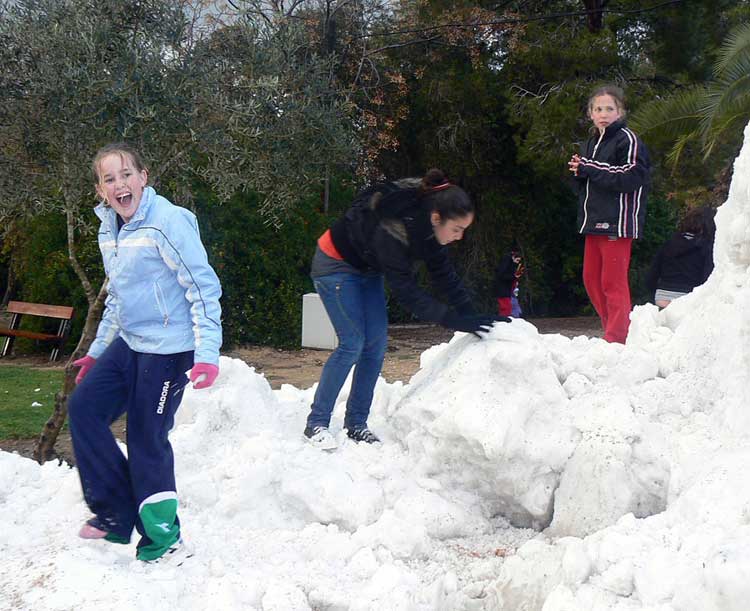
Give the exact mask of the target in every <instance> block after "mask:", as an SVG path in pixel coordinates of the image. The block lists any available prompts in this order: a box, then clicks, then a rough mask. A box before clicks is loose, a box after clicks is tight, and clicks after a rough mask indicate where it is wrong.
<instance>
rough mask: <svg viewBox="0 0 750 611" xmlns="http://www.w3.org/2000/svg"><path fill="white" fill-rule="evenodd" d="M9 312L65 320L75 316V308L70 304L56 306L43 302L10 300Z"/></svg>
mask: <svg viewBox="0 0 750 611" xmlns="http://www.w3.org/2000/svg"><path fill="white" fill-rule="evenodd" d="M8 313H10V314H31V315H33V316H48V317H50V318H62V319H64V320H70V319H71V318H72V317H73V308H72V307H70V306H55V305H46V304H42V303H26V302H24V301H10V302H8ZM53 337H54V336H53Z"/></svg>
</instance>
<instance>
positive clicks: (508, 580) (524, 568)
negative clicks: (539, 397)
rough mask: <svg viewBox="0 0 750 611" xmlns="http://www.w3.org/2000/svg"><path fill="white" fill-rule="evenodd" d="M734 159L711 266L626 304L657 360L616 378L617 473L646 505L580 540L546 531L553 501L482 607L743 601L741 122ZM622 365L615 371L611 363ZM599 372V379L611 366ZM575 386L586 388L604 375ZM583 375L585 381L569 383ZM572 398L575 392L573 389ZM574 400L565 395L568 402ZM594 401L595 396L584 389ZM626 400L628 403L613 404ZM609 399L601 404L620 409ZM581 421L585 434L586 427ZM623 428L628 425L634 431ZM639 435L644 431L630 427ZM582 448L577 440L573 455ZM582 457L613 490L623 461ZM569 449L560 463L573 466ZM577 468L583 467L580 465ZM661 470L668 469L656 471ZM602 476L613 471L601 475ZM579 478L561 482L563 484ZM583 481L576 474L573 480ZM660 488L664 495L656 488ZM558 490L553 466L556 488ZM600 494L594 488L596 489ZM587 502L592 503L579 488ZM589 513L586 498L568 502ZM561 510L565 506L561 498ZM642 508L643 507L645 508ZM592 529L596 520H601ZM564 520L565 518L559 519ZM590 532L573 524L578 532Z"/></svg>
mask: <svg viewBox="0 0 750 611" xmlns="http://www.w3.org/2000/svg"><path fill="white" fill-rule="evenodd" d="M745 141H746V144H745V147H744V148H743V150H742V153H741V154H740V156H739V157H738V159H737V161H736V163H735V168H734V169H735V171H734V180H733V181H732V186H731V189H730V194H729V199H728V200H727V202H726V203H725V204H724V205H723V206H722V207H721V208H720V209H719V211H718V214H717V217H716V224H717V237H716V247H715V251H714V259H715V263H716V269H715V271H714V273H713V275H712V276H711V277H710V278H709V280H708V281H707V282H706V284H705V285H703V286H702V287H699V288H698V289H696V290H695V291H693V293H692V294H690V295H688V296H686V297H683V298H681V299H679V300H678V301H676V302H674V303H673V304H672V305H670V306H669V308H667V309H666V310H664V311H662V312H658V311H657V310H656V308H655V307H653V306H647V307H643V308H637V309H636V312H635V313H634V315H633V324H632V326H631V333H630V336H629V337H628V345H627V347H626V348H625V349H624V351H623V352H624V353H631V354H636V353H640V354H643V355H646V356H645V357H644V360H646V359H650V360H651V361H652V362H654V363H655V364H656V368H657V373H656V374H655V375H654V376H653V377H652V378H651V379H643V380H642V381H641V382H636V383H635V384H625V385H623V387H622V388H623V393H624V394H622V395H621V396H619V397H618V401H625V402H628V403H629V405H630V407H631V409H632V416H633V417H634V419H635V421H636V425H637V428H639V429H640V431H641V432H640V433H639V434H638V440H639V444H642V443H643V442H644V441H645V443H646V444H647V445H648V448H647V449H646V451H645V452H642V451H640V450H639V451H638V452H636V449H637V448H636V445H635V444H631V451H632V452H633V456H635V455H636V454H641V455H642V456H643V459H642V460H641V463H642V464H640V465H638V466H637V467H636V468H634V469H632V470H631V473H630V475H629V476H628V477H623V479H622V480H620V481H621V482H624V488H625V489H626V491H628V492H629V491H630V489H631V486H630V484H631V481H630V479H631V478H637V479H639V480H640V481H641V484H642V486H643V491H644V493H645V495H644V500H645V502H646V505H648V503H649V500H650V501H651V502H653V505H652V507H651V508H652V509H654V508H657V507H658V505H659V503H660V502H661V501H660V499H663V498H666V507H665V510H664V511H663V513H659V514H658V515H653V516H651V517H648V518H645V519H643V520H638V519H636V517H635V516H636V515H639V514H638V512H633V513H634V514H635V515H632V514H628V515H624V516H623V517H621V518H620V519H619V520H618V521H616V522H615V523H611V524H610V525H609V526H608V527H605V528H602V529H601V530H598V531H597V532H594V533H593V534H591V535H590V536H587V537H585V538H583V539H580V538H573V537H562V538H554V536H555V535H556V534H558V533H556V532H555V531H556V528H555V527H556V522H557V510H558V506H557V504H556V508H555V519H554V520H553V523H552V528H551V529H550V530H549V531H548V532H547V533H545V534H546V535H547V536H546V537H540V538H538V539H537V540H534V541H532V542H529V543H527V544H526V545H525V546H523V547H522V548H521V549H520V550H518V553H517V555H515V556H514V557H513V558H510V559H509V560H508V562H506V563H505V565H504V566H503V568H502V571H501V574H500V576H499V578H498V580H497V581H496V582H495V584H494V587H493V588H492V591H491V592H490V593H489V596H488V600H487V608H494V609H529V610H531V609H543V611H563V610H565V611H567V610H571V609H597V610H598V609H612V610H615V609H616V610H621V609H623V610H624V609H665V610H666V609H680V610H685V611H692V610H695V611H699V610H700V611H712V610H716V611H731V610H735V609H736V610H740V609H746V608H747V605H748V603H747V601H748V600H750V580H748V575H750V538H748V534H750V488H749V487H748V486H747V482H746V476H745V468H746V465H747V464H748V460H750V443H748V442H749V441H750V434H749V433H750V426H749V425H750V413H749V412H748V409H747V401H746V396H747V389H748V382H749V380H748V375H750V367H748V365H750V363H748V349H747V346H748V339H750V338H749V337H748V333H750V307H749V306H750V282H748V275H749V274H750V126H749V127H748V128H746V130H745ZM619 373H622V374H623V375H628V372H625V371H623V372H618V374H619ZM610 378H611V376H610ZM591 381H592V382H595V384H596V386H595V387H593V385H592V387H587V390H586V391H584V393H582V395H583V397H585V395H586V394H592V393H596V394H597V395H599V396H600V399H602V400H603V397H601V394H602V391H603V390H605V389H606V387H607V386H609V385H612V390H614V384H613V380H610V381H609V382H605V384H602V381H601V380H591ZM582 385H583V386H586V382H584V383H583V384H582ZM579 397H580V395H579ZM579 397H575V396H574V397H573V398H572V402H575V401H577V400H578V398H579ZM591 401H595V397H593V396H592V397H591ZM625 411H627V410H625ZM621 412H622V410H621V409H619V408H618V409H617V410H614V411H613V412H612V416H613V417H614V418H615V419H617V420H619V419H620V418H619V414H621ZM593 432H594V431H592V433H593ZM634 432H635V430H634ZM643 433H646V434H645V435H643ZM580 450H581V446H580V445H579V447H578V448H577V449H576V453H578V452H579V451H580ZM583 454H588V458H586V456H585V455H584V456H582V457H581V458H582V460H581V462H585V461H586V460H590V461H593V462H595V463H598V464H606V465H607V468H606V469H605V472H602V471H600V470H598V469H597V468H595V467H594V468H591V476H596V475H597V474H599V475H600V476H602V475H603V476H604V477H606V478H607V479H608V480H611V481H608V482H607V484H606V485H604V486H602V487H601V488H600V490H601V491H602V492H604V491H605V490H609V493H610V495H613V496H621V495H622V492H623V490H622V486H621V485H618V480H617V475H618V472H620V475H621V476H624V474H622V469H621V467H620V466H619V465H616V466H614V468H613V463H612V461H611V460H610V461H607V459H606V452H601V451H596V450H592V451H589V450H588V449H587V450H585V451H584V452H583ZM575 462H576V457H575V454H574V456H573V458H572V459H571V460H570V461H569V462H568V464H567V466H566V471H567V470H568V469H570V468H572V467H573V466H574V463H575ZM584 472H585V468H584V470H583V471H581V473H584ZM667 475H668V478H667V477H665V476H667ZM612 476H615V477H612ZM582 483H583V482H581V481H578V482H571V484H572V485H571V486H570V488H571V489H574V490H575V488H577V486H579V485H581V484H582ZM583 485H585V486H590V485H592V481H591V480H590V479H589V480H588V481H587V482H585V483H583ZM665 487H666V497H664V495H663V494H661V491H662V490H663V489H664V488H665ZM565 493H566V486H565V474H563V477H562V478H561V485H560V488H559V489H558V492H557V498H559V499H560V500H562V499H563V498H564V496H565ZM605 500H606V499H605ZM591 501H594V499H593V498H592V499H591ZM579 510H580V511H582V512H591V510H592V506H591V505H584V506H581V507H579ZM571 511H572V508H571ZM651 513H653V511H651ZM600 526H602V527H604V526H606V524H604V523H603V524H601V525H600ZM565 530H569V531H575V530H576V529H575V528H573V529H570V528H569V523H568V522H567V521H566V523H565V527H564V528H562V530H561V532H563V533H564V532H565ZM586 532H590V530H589V529H584V530H583V532H582V533H581V534H585V533H586Z"/></svg>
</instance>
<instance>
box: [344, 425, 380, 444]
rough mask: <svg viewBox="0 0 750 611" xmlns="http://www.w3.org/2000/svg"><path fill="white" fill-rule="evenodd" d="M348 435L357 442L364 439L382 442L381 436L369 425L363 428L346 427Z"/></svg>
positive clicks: (369, 441) (365, 440)
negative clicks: (369, 427)
mask: <svg viewBox="0 0 750 611" xmlns="http://www.w3.org/2000/svg"><path fill="white" fill-rule="evenodd" d="M346 436H347V437H348V438H349V439H353V440H354V441H356V442H357V443H359V442H360V441H364V442H365V443H380V437H378V436H377V435H376V434H375V433H373V432H372V431H371V430H370V429H368V428H367V427H365V428H363V429H346Z"/></svg>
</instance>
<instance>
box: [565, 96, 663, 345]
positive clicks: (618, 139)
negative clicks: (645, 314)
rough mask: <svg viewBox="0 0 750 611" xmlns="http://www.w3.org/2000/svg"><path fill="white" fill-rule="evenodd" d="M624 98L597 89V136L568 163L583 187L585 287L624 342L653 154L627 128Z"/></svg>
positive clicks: (593, 107)
mask: <svg viewBox="0 0 750 611" xmlns="http://www.w3.org/2000/svg"><path fill="white" fill-rule="evenodd" d="M623 99H624V96H623V92H622V90H621V89H620V88H619V87H616V86H614V85H605V86H603V87H599V88H598V89H596V90H594V92H593V94H592V95H591V97H590V98H589V103H588V116H589V118H590V119H591V121H592V123H593V128H592V133H593V135H592V136H591V137H590V138H589V139H588V140H587V141H586V142H585V143H584V144H583V146H582V147H581V152H580V154H579V155H573V156H572V157H571V159H570V161H569V162H568V167H569V168H570V171H571V172H572V173H573V176H575V179H576V183H577V186H578V232H579V233H582V234H584V235H585V236H586V245H585V249H584V255H583V284H584V286H585V287H586V292H587V293H588V295H589V298H590V299H591V303H592V304H593V306H594V309H596V313H597V314H599V318H601V321H602V327H603V328H604V339H605V340H607V341H608V342H619V343H622V344H624V343H625V338H626V337H627V335H628V326H629V325H630V287H629V285H628V268H629V266H630V248H631V246H632V243H633V240H634V239H638V238H640V237H642V236H643V225H644V221H645V219H646V195H647V191H648V186H649V184H650V164H649V159H648V151H647V150H646V147H645V146H644V145H643V142H641V140H640V139H639V138H638V137H637V136H636V135H635V134H634V133H633V132H632V131H630V130H629V129H628V128H627V127H626V126H625V120H624V117H625V105H624V103H623Z"/></svg>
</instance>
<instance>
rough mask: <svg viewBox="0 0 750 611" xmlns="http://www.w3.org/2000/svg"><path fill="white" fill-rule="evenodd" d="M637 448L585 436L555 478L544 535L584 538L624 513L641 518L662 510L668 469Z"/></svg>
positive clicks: (611, 439)
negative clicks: (551, 509)
mask: <svg viewBox="0 0 750 611" xmlns="http://www.w3.org/2000/svg"><path fill="white" fill-rule="evenodd" d="M643 446H644V443H642V442H641V441H640V440H635V441H633V442H632V443H629V442H628V441H627V440H626V439H622V438H616V437H608V436H606V435H604V436H601V435H597V436H593V435H592V436H586V437H585V438H584V439H583V440H582V441H581V442H580V443H579V444H578V447H577V448H576V450H575V452H574V453H573V456H572V457H571V459H570V460H569V461H568V464H567V465H566V466H565V470H564V471H563V474H562V477H561V478H560V486H559V487H558V489H557V491H556V492H555V510H554V518H553V520H552V524H551V525H550V528H549V534H552V535H557V536H559V535H570V536H575V537H584V536H586V535H588V534H591V533H594V532H596V531H598V530H600V529H602V528H606V527H607V526H610V525H611V524H614V523H615V522H616V521H617V520H618V519H619V518H620V517H621V516H623V515H625V514H627V513H632V514H633V515H634V516H635V517H637V518H644V517H646V516H650V515H654V514H656V513H660V512H662V511H664V510H665V509H666V506H667V491H668V488H669V486H668V483H669V467H668V465H667V464H666V463H665V462H664V461H661V460H660V459H659V458H658V457H656V456H654V455H653V454H652V453H650V452H648V451H647V450H644V449H643Z"/></svg>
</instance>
